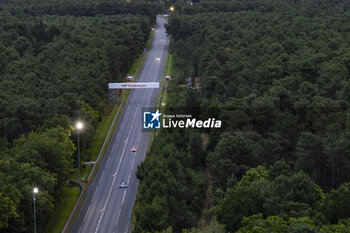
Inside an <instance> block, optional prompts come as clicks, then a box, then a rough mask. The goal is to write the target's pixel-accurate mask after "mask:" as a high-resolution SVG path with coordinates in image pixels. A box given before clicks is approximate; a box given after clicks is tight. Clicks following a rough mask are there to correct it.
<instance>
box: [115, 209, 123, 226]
mask: <svg viewBox="0 0 350 233" xmlns="http://www.w3.org/2000/svg"><path fill="white" fill-rule="evenodd" d="M121 211H122V210H121V209H119V213H118V217H117V220H116V221H115V226H117V223H118V220H119V217H120V212H121Z"/></svg>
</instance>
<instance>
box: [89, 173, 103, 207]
mask: <svg viewBox="0 0 350 233" xmlns="http://www.w3.org/2000/svg"><path fill="white" fill-rule="evenodd" d="M101 178H102V177H101ZM97 190H98V186H97V189H96V190H95V193H94V195H93V196H92V199H91V202H93V201H94V198H95V195H96V193H97Z"/></svg>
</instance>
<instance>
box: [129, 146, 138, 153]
mask: <svg viewBox="0 0 350 233" xmlns="http://www.w3.org/2000/svg"><path fill="white" fill-rule="evenodd" d="M137 149H138V147H137V146H132V147H131V149H130V151H131V152H136V151H137Z"/></svg>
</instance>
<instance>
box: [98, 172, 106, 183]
mask: <svg viewBox="0 0 350 233" xmlns="http://www.w3.org/2000/svg"><path fill="white" fill-rule="evenodd" d="M104 174H105V170H103V173H102V176H101V178H100V180H99V182H98V183H101V180H102V177H103V175H104Z"/></svg>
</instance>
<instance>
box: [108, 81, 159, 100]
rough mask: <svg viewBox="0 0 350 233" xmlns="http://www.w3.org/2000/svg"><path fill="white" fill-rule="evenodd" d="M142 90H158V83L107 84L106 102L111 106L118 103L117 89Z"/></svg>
mask: <svg viewBox="0 0 350 233" xmlns="http://www.w3.org/2000/svg"><path fill="white" fill-rule="evenodd" d="M142 88H160V83H159V82H144V83H141V82H132V83H108V89H109V92H108V100H109V102H110V103H111V104H116V103H118V95H117V90H118V89H122V90H123V89H142Z"/></svg>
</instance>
